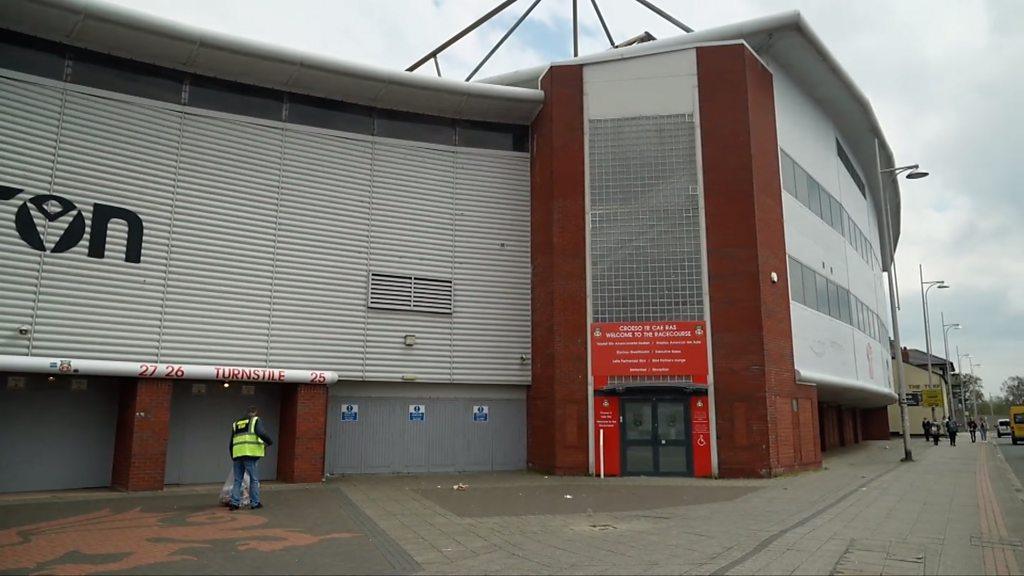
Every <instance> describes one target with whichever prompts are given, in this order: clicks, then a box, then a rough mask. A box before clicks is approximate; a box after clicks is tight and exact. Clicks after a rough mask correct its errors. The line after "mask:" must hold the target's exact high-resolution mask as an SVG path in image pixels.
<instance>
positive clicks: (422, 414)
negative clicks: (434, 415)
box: [409, 404, 427, 422]
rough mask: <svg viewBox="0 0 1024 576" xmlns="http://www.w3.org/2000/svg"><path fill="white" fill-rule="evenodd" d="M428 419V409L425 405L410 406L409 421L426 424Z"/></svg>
mask: <svg viewBox="0 0 1024 576" xmlns="http://www.w3.org/2000/svg"><path fill="white" fill-rule="evenodd" d="M426 419H427V407H426V406H424V405H423V404H409V421H410V422H424V421H426Z"/></svg>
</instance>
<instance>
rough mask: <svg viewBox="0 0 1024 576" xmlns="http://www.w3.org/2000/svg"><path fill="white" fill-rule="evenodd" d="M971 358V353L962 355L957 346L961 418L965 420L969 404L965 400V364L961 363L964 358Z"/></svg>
mask: <svg viewBox="0 0 1024 576" xmlns="http://www.w3.org/2000/svg"><path fill="white" fill-rule="evenodd" d="M970 357H971V354H970V353H964V354H961V353H960V345H959V344H957V346H956V366H957V368H956V373H957V377H958V379H959V380H960V416H962V417H963V418H964V419H966V418H967V402H966V400H965V398H966V397H967V391H966V390H965V389H964V379H963V377H962V376H963V373H964V371H963V364H961V361H962V360H963V359H964V358H970Z"/></svg>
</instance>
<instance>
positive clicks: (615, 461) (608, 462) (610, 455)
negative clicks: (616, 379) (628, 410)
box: [594, 396, 622, 476]
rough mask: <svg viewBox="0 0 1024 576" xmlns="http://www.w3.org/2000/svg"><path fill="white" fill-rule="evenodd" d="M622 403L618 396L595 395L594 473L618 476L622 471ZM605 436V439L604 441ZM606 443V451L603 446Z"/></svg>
mask: <svg viewBox="0 0 1024 576" xmlns="http://www.w3.org/2000/svg"><path fill="white" fill-rule="evenodd" d="M619 415H620V404H619V398H618V397H616V396H595V397H594V473H595V474H596V475H598V476H600V475H601V469H602V467H603V468H604V475H605V476H618V475H619V474H621V473H622V464H621V457H622V452H621V448H620V446H621V444H620V442H621V436H622V434H621V432H620V430H621V426H620V423H619ZM602 438H603V441H602ZM602 444H603V445H604V452H603V453H602V451H601V447H602Z"/></svg>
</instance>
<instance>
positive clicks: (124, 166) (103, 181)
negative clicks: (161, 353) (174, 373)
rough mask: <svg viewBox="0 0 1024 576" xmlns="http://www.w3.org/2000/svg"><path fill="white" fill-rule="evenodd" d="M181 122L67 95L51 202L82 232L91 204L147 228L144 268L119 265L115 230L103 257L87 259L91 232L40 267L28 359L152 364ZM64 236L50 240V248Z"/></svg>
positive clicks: (116, 227)
mask: <svg viewBox="0 0 1024 576" xmlns="http://www.w3.org/2000/svg"><path fill="white" fill-rule="evenodd" d="M180 127H181V114H180V113H176V112H173V111H170V110H166V109H161V108H156V107H151V106H146V105H142V104H137V103H135V104H129V103H126V102H124V101H118V100H111V99H107V98H103V97H99V96H95V95H90V94H83V93H79V92H72V91H69V92H68V94H67V105H66V108H65V112H64V121H63V126H62V129H61V134H60V144H59V149H58V151H57V162H56V165H57V168H56V173H55V176H54V193H55V194H58V195H60V196H64V197H66V198H67V199H69V200H71V201H73V202H75V203H76V204H77V205H78V207H79V208H80V209H81V210H82V212H83V213H84V214H85V216H86V220H87V222H88V221H89V220H90V217H91V214H92V213H93V212H94V209H93V204H94V203H97V202H99V203H103V204H109V205H113V206H117V207H120V208H126V209H128V210H131V211H133V212H135V213H136V214H138V215H139V217H140V218H141V219H142V221H143V230H144V236H143V244H142V261H141V262H140V263H132V262H126V261H125V248H126V243H127V242H126V240H127V225H126V224H125V223H124V222H122V221H120V220H112V221H111V222H110V228H109V230H108V233H107V243H106V252H105V257H104V258H102V259H98V258H90V257H88V256H87V255H86V254H87V252H88V245H89V239H90V236H91V229H89V230H87V232H86V236H85V238H83V239H82V241H81V243H80V244H79V245H78V246H77V247H76V248H74V249H72V250H70V251H69V252H66V253H63V254H48V255H47V256H46V258H45V260H44V264H43V276H42V283H41V286H40V294H39V303H38V311H37V314H36V327H35V334H34V336H33V349H32V353H33V355H49V356H60V355H69V356H76V357H81V358H98V359H112V360H114V359H116V360H152V359H154V358H155V357H156V353H157V344H158V339H159V338H158V334H159V327H160V303H161V300H162V297H163V279H164V274H165V271H166V258H167V238H168V232H169V224H170V214H171V204H172V199H173V195H174V172H175V166H176V163H177V159H176V156H177V148H178V144H177V142H178V134H179V131H180ZM61 232H63V226H61V227H59V228H58V229H51V230H49V231H48V238H47V243H48V244H50V243H53V242H56V238H57V236H59V235H60V233H61Z"/></svg>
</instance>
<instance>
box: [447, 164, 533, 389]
mask: <svg viewBox="0 0 1024 576" xmlns="http://www.w3.org/2000/svg"><path fill="white" fill-rule="evenodd" d="M457 176H458V178H457V180H456V184H455V186H456V187H455V210H456V221H455V299H456V302H457V303H458V313H457V314H456V315H455V316H454V330H453V342H454V345H453V349H454V363H455V366H454V374H455V381H456V382H473V383H508V384H529V383H530V364H529V362H528V361H527V362H524V361H522V359H521V356H522V355H524V354H525V355H527V356H529V354H530V157H529V155H528V154H523V153H512V152H494V151H485V150H469V149H460V150H459V152H458V165H457Z"/></svg>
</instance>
